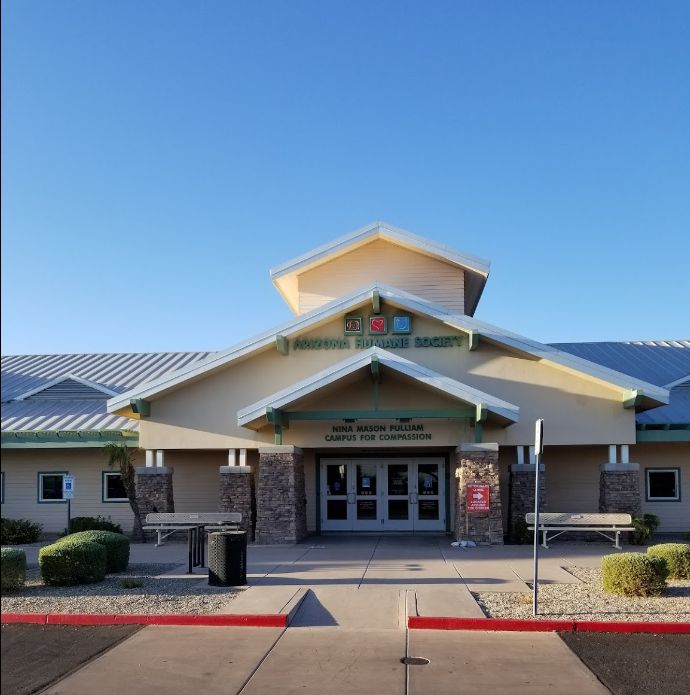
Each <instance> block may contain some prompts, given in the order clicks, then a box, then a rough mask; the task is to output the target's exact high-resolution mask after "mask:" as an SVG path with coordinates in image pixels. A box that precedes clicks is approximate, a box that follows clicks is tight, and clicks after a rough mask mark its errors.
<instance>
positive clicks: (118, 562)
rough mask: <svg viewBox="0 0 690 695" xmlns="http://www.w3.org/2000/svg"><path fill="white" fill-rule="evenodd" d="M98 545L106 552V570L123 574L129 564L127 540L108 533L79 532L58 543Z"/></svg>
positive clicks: (120, 535)
mask: <svg viewBox="0 0 690 695" xmlns="http://www.w3.org/2000/svg"><path fill="white" fill-rule="evenodd" d="M68 542H69V543H84V542H86V543H98V544H99V545H102V546H104V547H105V550H106V568H107V571H108V572H109V573H110V572H124V571H125V570H126V569H127V565H128V564H129V538H127V536H123V535H122V534H121V533H111V532H110V531H81V532H80V533H72V534H70V535H69V536H65V537H64V538H61V539H60V540H59V541H58V543H68Z"/></svg>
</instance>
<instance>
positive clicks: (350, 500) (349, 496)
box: [347, 492, 356, 504]
mask: <svg viewBox="0 0 690 695" xmlns="http://www.w3.org/2000/svg"><path fill="white" fill-rule="evenodd" d="M355 498H356V495H355V493H354V492H348V493H347V503H348V504H354V503H355Z"/></svg>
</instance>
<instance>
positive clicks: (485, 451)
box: [455, 444, 503, 545]
mask: <svg viewBox="0 0 690 695" xmlns="http://www.w3.org/2000/svg"><path fill="white" fill-rule="evenodd" d="M456 452H457V459H456V465H455V486H456V487H455V538H456V540H461V539H464V538H466V533H465V528H466V527H465V524H466V508H467V485H468V484H472V483H477V484H480V485H489V507H490V510H491V511H489V512H483V513H482V512H477V513H470V515H469V538H467V539H466V540H471V541H474V542H475V543H483V544H486V543H489V542H491V544H492V545H503V520H502V518H501V489H500V486H499V482H498V444H461V445H460V446H459V447H458V448H457V450H456Z"/></svg>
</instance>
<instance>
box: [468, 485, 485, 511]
mask: <svg viewBox="0 0 690 695" xmlns="http://www.w3.org/2000/svg"><path fill="white" fill-rule="evenodd" d="M467 511H468V512H488V511H491V510H490V507H489V486H488V485H474V484H470V485H468V486H467Z"/></svg>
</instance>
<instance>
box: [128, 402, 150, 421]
mask: <svg viewBox="0 0 690 695" xmlns="http://www.w3.org/2000/svg"><path fill="white" fill-rule="evenodd" d="M129 405H130V407H131V408H132V410H133V411H134V412H135V413H136V414H137V415H141V417H149V415H151V403H150V402H149V401H145V400H143V399H141V398H132V399H131V400H130V402H129Z"/></svg>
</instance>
